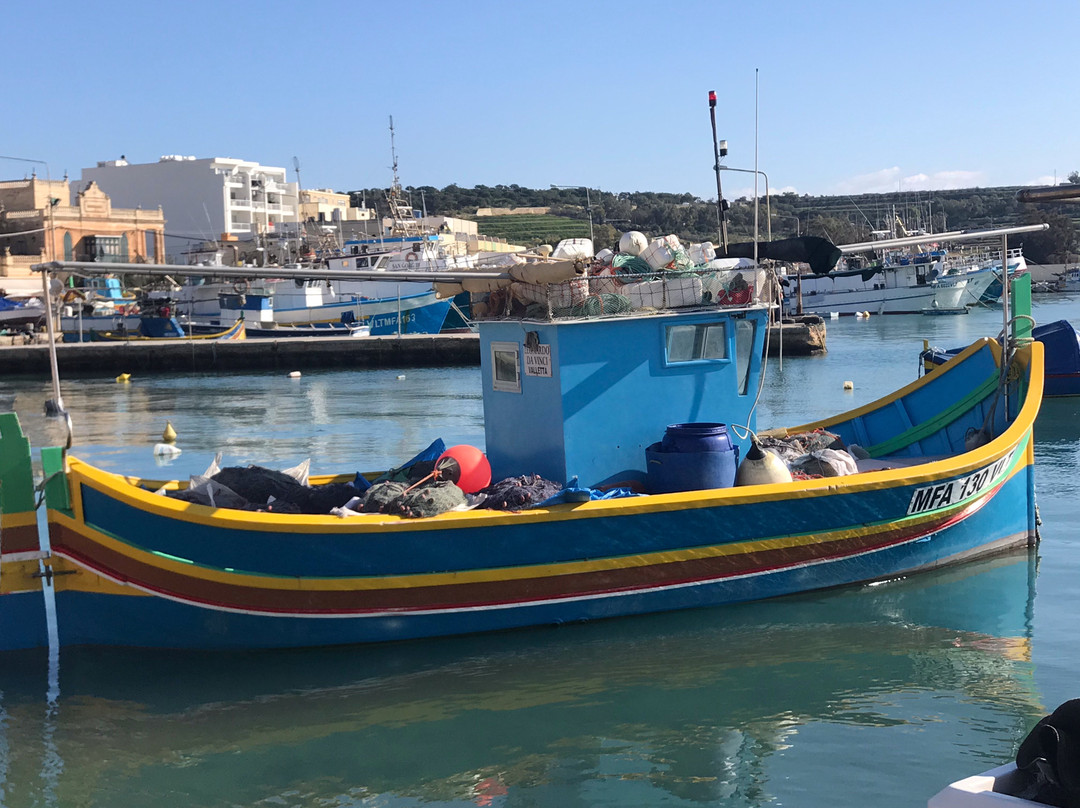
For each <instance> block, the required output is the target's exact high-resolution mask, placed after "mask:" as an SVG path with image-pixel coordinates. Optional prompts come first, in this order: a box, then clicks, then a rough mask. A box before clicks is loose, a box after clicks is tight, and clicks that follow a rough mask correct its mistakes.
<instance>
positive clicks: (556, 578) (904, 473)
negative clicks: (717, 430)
mask: <svg viewBox="0 0 1080 808" xmlns="http://www.w3.org/2000/svg"><path fill="white" fill-rule="evenodd" d="M830 246H831V245H830ZM832 260H833V261H835V260H836V258H835V257H833V258H832ZM45 266H46V267H49V268H57V269H62V262H61V264H51V265H45ZM732 272H735V273H736V274H739V275H740V285H739V288H740V289H742V290H744V291H745V290H749V291H748V292H747V294H746V295H745V296H743V297H741V298H740V300H739V302H732V297H731V296H730V295H726V294H725V295H723V296H717V295H714V294H707V293H706V292H705V291H704V290H708V289H710V288H714V287H715V286H716V284H717V283H720V282H721V281H722V282H723V283H727V284H729V287H730V288H734V286H733V285H732ZM763 272H764V270H762V269H761V268H758V267H753V268H750V269H749V270H745V271H735V270H732V271H725V272H724V273H719V272H717V271H710V270H707V269H705V270H702V271H700V272H684V271H680V272H671V273H668V272H666V271H657V272H655V273H654V274H653V275H652V276H651V277H650V278H648V279H644V280H643V279H642V278H641V277H640V276H638V277H634V278H631V279H629V280H630V282H629V283H627V282H624V281H622V280H620V279H618V278H615V277H613V276H612V275H611V272H610V266H603V265H601V262H597V263H595V264H593V265H591V266H590V267H588V269H587V271H586V272H585V273H584V274H582V275H581V276H575V277H573V278H572V279H570V280H567V281H561V282H557V283H555V282H552V283H542V282H541V283H537V284H533V285H534V286H536V287H537V288H536V289H533V290H531V291H530V297H529V299H530V301H533V302H530V304H529V305H528V306H527V307H522V306H519V305H517V304H515V303H514V302H513V300H512V299H511V298H510V297H508V296H507V295H506V294H500V291H501V290H499V289H497V288H493V289H492V291H491V292H489V293H487V294H484V295H476V294H474V304H475V303H476V302H484V304H485V305H483V306H479V307H478V306H476V305H474V311H478V310H479V311H486V312H487V319H483V320H480V321H479V322H478V323H477V325H478V328H479V335H480V356H481V370H480V373H481V380H482V385H483V403H484V413H485V449H484V451H485V452H486V457H484V461H485V462H486V463H488V464H489V467H490V477H491V479H493V480H496V481H513V480H514V479H525V478H528V479H542V480H545V481H549V482H551V483H553V484H554V485H555V487H556V489H561V490H559V491H558V493H557V494H556V495H555V496H554V497H551V498H547V499H545V500H544V501H542V502H539V503H530V504H529V505H528V506H527V507H521V508H520V509H517V510H497V509H492V508H485V507H483V505H484V503H483V502H480V503H479V507H473V508H471V509H466V510H457V509H451V510H446V511H444V512H441V513H438V514H437V515H433V516H423V517H419V518H410V517H409V516H404V515H398V514H396V513H385V512H363V513H351V511H350V513H349V514H345V515H331V514H313V513H281V512H275V511H274V509H273V508H272V507H271V509H270V510H267V509H266V506H265V505H264V506H262V507H261V508H260V509H259V510H255V511H253V510H240V509H236V508H229V507H221V506H220V504H219V505H208V504H198V503H195V502H188V501H183V500H181V499H178V498H176V497H174V496H166V495H165V494H166V493H168V492H173V493H177V492H182V491H184V490H185V489H187V488H188V483H186V482H180V481H165V482H162V481H149V480H141V479H136V478H132V477H128V476H124V475H118V474H113V473H109V472H106V471H103V470H101V469H97V468H94V467H93V466H91V465H89V464H87V463H85V462H83V461H81V460H79V459H78V458H77V457H76V456H73V455H72V454H70V453H69V452H67V451H66V450H64V449H61V448H48V449H45V450H43V451H42V462H43V468H44V473H45V476H46V482H45V484H44V488H45V493H46V504H47V511H48V513H47V522H48V529H49V537H48V541H49V543H48V544H47V545H46V544H44V543H43V544H42V548H41V549H39V550H38V552H37V553H36V554H35V552H34V548H33V547H31V546H27V547H22V546H20V547H18V548H17V555H16V556H15V558H17V559H18V560H17V561H14V562H12V563H14V564H15V565H16V566H14V567H12V568H11V569H9V568H8V562H7V561H5V565H4V575H3V580H4V582H5V584H4V586H5V590H4V596H3V597H2V598H0V625H6V624H7V622H8V621H9V619H10V615H12V614H13V613H16V611H17V612H18V613H22V614H25V611H26V609H27V606H26V603H27V602H28V600H32V602H34V603H41V596H42V590H43V589H44V588H50V589H51V590H52V594H54V595H55V605H56V609H55V616H56V623H57V626H56V628H57V632H58V633H57V636H58V637H59V642H60V644H61V645H79V644H96V645H131V646H166V647H177V648H236V649H244V648H262V647H297V646H321V645H335V644H348V643H362V642H378V641H387V640H398V639H406V638H420V637H433V636H439V635H450V634H463V633H470V632H483V631H493V630H499V629H508V628H517V627H524V626H533V625H541V624H552V623H563V622H570V621H579V620H590V619H598V618H607V617H617V616H621V615H633V614H642V613H647V612H656V611H665V610H675V609H685V608H694V607H700V606H713V605H719V604H726V603H735V602H740V601H749V600H757V599H762V598H770V597H775V596H779V595H785V594H790V593H795V592H805V591H809V590H814V589H820V588H825V587H834V586H840V585H845V584H853V583H858V582H865V581H871V580H878V579H885V578H893V577H896V576H901V575H908V574H912V573H916V572H919V571H921V570H927V569H931V568H935V567H938V566H942V565H946V564H951V563H956V562H961V561H965V560H968V559H972V558H976V557H980V556H984V555H988V554H992V553H995V552H999V551H1002V550H1004V549H1006V548H1009V547H1013V546H1017V545H1029V544H1032V543H1034V542H1035V541H1036V515H1035V498H1034V456H1033V447H1032V426H1033V423H1034V421H1035V416H1036V414H1037V413H1038V410H1039V406H1040V402H1041V399H1042V389H1043V387H1042V385H1043V371H1042V357H1043V354H1042V345H1041V344H1040V343H1038V342H1025V341H1023V340H1022V339H1021V340H1020V341H1019V342H1018V341H1017V340H1014V339H1010V340H1008V341H1007V342H1006V344H1005V345H1004V346H1002V345H1001V344H999V343H998V342H997V341H996V340H992V339H982V340H979V341H977V342H975V343H973V344H972V345H971V346H969V347H968V348H967V349H965V350H964V351H963V352H962V353H961V354H960V355H959V356H958V357H957V358H956V360H955V361H953V362H950V363H949V364H948V365H947V366H944V367H943V368H942V369H941V370H940V372H935V373H934V374H931V375H929V376H924V377H923V378H921V379H919V380H917V381H916V382H913V383H912V384H909V385H907V386H906V387H903V388H902V389H900V390H898V391H896V392H895V393H893V394H892V395H889V396H887V397H885V398H883V399H881V400H879V401H877V402H874V403H871V404H867V405H865V406H863V407H860V408H858V409H856V410H853V411H851V412H848V413H845V414H841V415H837V416H835V417H833V418H828V419H825V420H822V421H818V422H815V423H811V424H804V425H801V426H793V427H786V428H780V427H774V428H772V429H768V430H759V429H758V425H757V423H756V418H755V406H754V404H755V401H756V396H757V393H758V391H759V388H760V382H761V374H762V373H763V372H764V357H765V356H766V354H767V346H766V344H765V343H766V340H767V338H768V334H769V328H768V327H767V326H768V317H769V312H770V308H771V305H772V304H771V302H770V301H769V300H768V299H767V298H766V299H762V297H761V292H762V290H763V289H766V288H768V285H767V284H761V283H760V282H759V280H760V278H759V275H760V274H761V273H763ZM721 274H722V275H723V278H722V279H721V278H720V277H719V275H721ZM488 277H489V278H490V279H491V281H492V283H493V284H494V285H496V286H497V282H498V281H500V280H502V278H500V277H495V273H491V274H490V275H489V276H488ZM505 283H506V284H507V285H508V286H507V288H509V284H512V283H520V281H514V280H513V279H512V278H511V277H510V276H509V275H508V276H506V278H505ZM643 287H648V288H647V289H645V288H643ZM695 290H696V291H695ZM540 293H543V294H546V295H548V300H547V304H546V305H544V304H539V303H536V302H535V300H536V295H537V294H540ZM1019 294H1020V301H1021V303H1023V301H1024V300H1025V299H1029V293H1027V292H1025V291H1024V289H1023V284H1020V288H1019ZM477 297H483V298H485V299H484V300H483V301H477V300H476V298H477ZM658 301H660V302H662V301H666V302H667V303H668V305H667V306H663V305H658ZM718 301H722V302H718ZM1025 322H1026V321H1024V320H1023V319H1022V318H1021V319H1020V320H1016V321H1014V323H1013V324H1014V325H1016V326H1018V327H1020V328H1022V327H1023V325H1024V323H1025ZM1017 336H1018V337H1023V334H1022V332H1021V333H1018V334H1017ZM686 425H690V426H694V425H699V426H700V425H710V426H717V425H722V426H724V427H725V428H724V430H723V432H722V438H721V437H720V436H716V437H717V438H719V439H716V440H713V439H710V441H709V442H708V443H707V444H706V445H704V446H699V447H697V448H690V449H689V450H686V452H685V453H686V454H687V455H689V456H688V457H679V458H678V462H677V463H675V464H674V465H676V466H678V467H679V474H678V475H677V476H678V478H679V480H680V481H681V482H680V483H679V484H678V485H676V486H675V488H676V490H672V487H671V485H670V483H671V477H670V476H667V475H665V463H664V460H665V458H664V456H663V452H664V451H665V449H664V445H665V442H664V441H663V440H661V439H662V438H663V437H664V436H665V435H666V434H667V430H669V429H671V428H677V427H680V426H686ZM822 434H827V435H828V436H829V438H828V439H829V441H830V448H829V451H830V452H836V453H839V452H843V453H844V456H845V457H846V458H847V460H846V461H845V462H847V461H850V466H851V467H850V468H847V467H846V466H843V467H841V468H840V470H836V468H834V469H833V471H832V472H829V471H824V472H822V473H818V474H806V473H801V474H797V475H796V476H795V478H794V479H792V475H791V473H790V471H788V469H787V466H786V465H784V464H782V463H781V465H782V466H783V472H782V473H781V474H779V475H778V476H755V475H759V474H760V470H759V469H758V465H755V464H759V465H762V466H763V467H764V466H768V465H769V463H770V462H774V461H771V460H769V458H772V457H775V455H773V454H772V452H771V451H769V450H763V449H762V447H763V446H775V445H781V444H783V445H788V446H791V445H796V444H798V442H799V441H801V440H807V439H810V438H812V436H815V435H818V436H820V435H822ZM792 441H794V444H793V443H792ZM3 448H4V452H3V455H4V456H5V457H7V456H8V454H9V451H8V444H7V433H6V432H5V445H4V447H3ZM455 448H458V449H460V448H461V447H455ZM473 451H474V452H477V453H478V450H475V449H474V450H473ZM669 451H670V450H669ZM681 451H684V450H682V449H679V448H676V449H674V451H673V452H672V454H673V455H675V454H676V453H678V452H681ZM736 451H738V456H739V457H741V458H743V460H742V462H741V463H740V464H739V467H738V472H737V475H736V479H735V480H734V483H735V484H734V485H732V482H733V481H732V480H731V479H730V470H731V469H733V468H734V459H735V458H734V455H735V452H736ZM822 452H824V450H822ZM822 452H818V455H819V456H824V454H823V453H822ZM658 454H659V461H660V462H659V465H654V461H657V458H658ZM718 454H722V455H728V456H727V458H726V461H732V462H726V461H725V462H723V463H719V464H713V463H712V461H713V460H716V459H717V458H716V457H715V455H718ZM810 454H813V452H810ZM825 454H827V452H826V453H825ZM695 455H700V456H695ZM447 456H450V458H451V459H454V456H453V455H452V453H451V452H450V451H449V450H447V452H445V453H444V454H443V455H440V456H439V458H438V460H437V461H436V463H435V470H436V471H438V470H439V469H440V468H445V469H449V470H447V471H445V472H444V476H446V475H449V476H448V479H449V480H457V481H458V482H461V483H462V486H463V487H465V482H464V477H463V476H462V477H455V476H454V474H453V473H452V472H453V470H454V468H456V469H457V472H458V473H459V474H463V473H464V472H463V471H462V468H461V466H460V463H459V465H457V466H454V465H453V464H451V465H449V466H445V467H444V466H442V465H440V464H442V462H443V460H444V459H445V458H446V457H447ZM837 456H839V455H837ZM458 459H459V460H460V457H459V458H458ZM477 465H479V463H478V464H477ZM695 465H697V466H698V469H697V477H696V478H695V476H694V473H693V468H694V466H695ZM774 465H775V464H774ZM688 467H689V468H690V472H688V471H687V468H688ZM714 467H715V468H721V469H724V471H723V472H722V473H719V474H716V475H714V473H713V471H711V470H710V469H713V468H714ZM21 468H23V467H22V466H20V467H19V469H21ZM19 469H13V470H12V471H11V472H10V473H11V474H22V472H20V471H19ZM755 469H758V470H757V471H755ZM744 471H745V474H744ZM825 474H828V475H830V476H824V475H825ZM833 475H837V476H833ZM377 476H378V473H377V472H373V473H368V474H365V475H357V473H356V472H355V471H354V470H348V471H347V473H344V474H341V475H336V476H328V477H319V478H313V479H311V480H310V481H307V483H308V485H309V486H310V487H311V488H313V489H322V487H323V486H329V485H334V486H346V487H347V486H354V487H355V488H356V491H357V494H360V493H361V489H362V488H364V487H366V484H367V483H366V482H365V481H368V482H370V481H371V480H373V479H376V478H377ZM437 482H439V483H440V484H441V483H442V482H446V479H444V480H441V481H437ZM5 483H6V480H5ZM5 487H6V485H5ZM472 488H474V489H475V486H472ZM372 490H374V489H372ZM661 492H662V493H661ZM474 504H476V503H475V502H474ZM23 507H24V509H25V503H23ZM339 513H342V512H340V511H339ZM10 518H20V519H23V520H24V521H25V519H26V518H27V517H26V515H25V513H22V514H21V515H20V513H19V512H18V511H16V513H15V515H14V516H12V517H10ZM23 543H27V544H28V543H29V542H28V540H27V538H26V537H24V542H23ZM25 553H29V555H24V554H25ZM3 558H4V559H7V558H8V556H7V550H6V549H5V554H4V556H3ZM31 564H33V565H37V564H40V565H41V566H42V568H43V569H44V572H43V573H42V574H41V576H40V577H34V576H33V575H32V574H31V573H30V566H28V565H31ZM34 569H35V571H36V566H35V567H34ZM31 608H32V607H31ZM0 637H3V640H2V643H3V647H6V648H14V647H20V646H21V645H32V644H40V643H36V642H35V638H33V637H28V636H27V635H26V634H25V633H20V634H9V633H8V632H4V633H2V634H0Z"/></svg>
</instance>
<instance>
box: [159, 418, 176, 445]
mask: <svg viewBox="0 0 1080 808" xmlns="http://www.w3.org/2000/svg"><path fill="white" fill-rule="evenodd" d="M161 439H162V440H163V441H165V442H166V443H174V442H175V441H176V430H175V429H173V425H172V421H166V422H165V431H164V432H162V433H161Z"/></svg>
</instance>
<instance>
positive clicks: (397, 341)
mask: <svg viewBox="0 0 1080 808" xmlns="http://www.w3.org/2000/svg"><path fill="white" fill-rule="evenodd" d="M31 338H32V339H33V343H32V344H26V343H25V340H24V338H23V337H22V336H21V335H18V336H14V337H3V338H2V341H0V378H3V376H5V375H8V374H11V375H15V374H18V375H31V376H48V375H49V347H48V344H47V343H46V342H45V336H44V335H43V334H35V335H32V337H31ZM781 339H782V340H783V352H784V356H808V355H811V354H817V353H824V351H825V321H824V320H823V319H822V318H821V317H818V316H817V315H808V316H804V317H796V318H785V319H784V325H783V328H782V329H781V328H780V326H778V325H772V326H771V332H770V334H769V355H770V356H776V355H778V354H779V353H780V343H781ZM56 363H57V366H58V367H59V369H60V374H61V376H80V375H101V374H103V373H104V374H109V375H119V374H121V373H139V374H146V373H170V372H179V373H220V372H228V371H237V370H273V371H284V372H286V373H287V372H289V371H293V370H308V369H311V368H365V369H368V368H417V367H447V366H474V367H475V366H478V365H479V364H480V339H479V337H477V335H476V334H470V333H460V334H408V335H403V336H400V337H397V336H390V337H287V338H283V339H248V340H208V339H197V340H182V339H179V340H162V341H156V340H155V341H153V342H150V341H138V340H133V341H131V342H82V343H60V344H58V345H57V346H56Z"/></svg>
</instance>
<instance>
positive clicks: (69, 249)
mask: <svg viewBox="0 0 1080 808" xmlns="http://www.w3.org/2000/svg"><path fill="white" fill-rule="evenodd" d="M64 260H65V261H74V260H75V247H74V245H73V244H72V243H71V231H68V232H65V233H64Z"/></svg>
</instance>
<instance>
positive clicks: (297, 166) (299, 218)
mask: <svg viewBox="0 0 1080 808" xmlns="http://www.w3.org/2000/svg"><path fill="white" fill-rule="evenodd" d="M292 164H293V169H294V170H295V171H296V260H297V262H298V263H299V261H300V247H301V243H300V241H301V236H300V222H301V221H303V217H302V216H301V215H300V190H301V189H302V188H303V186H302V185H301V184H300V158H299V157H297V156H296V155H293V159H292Z"/></svg>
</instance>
